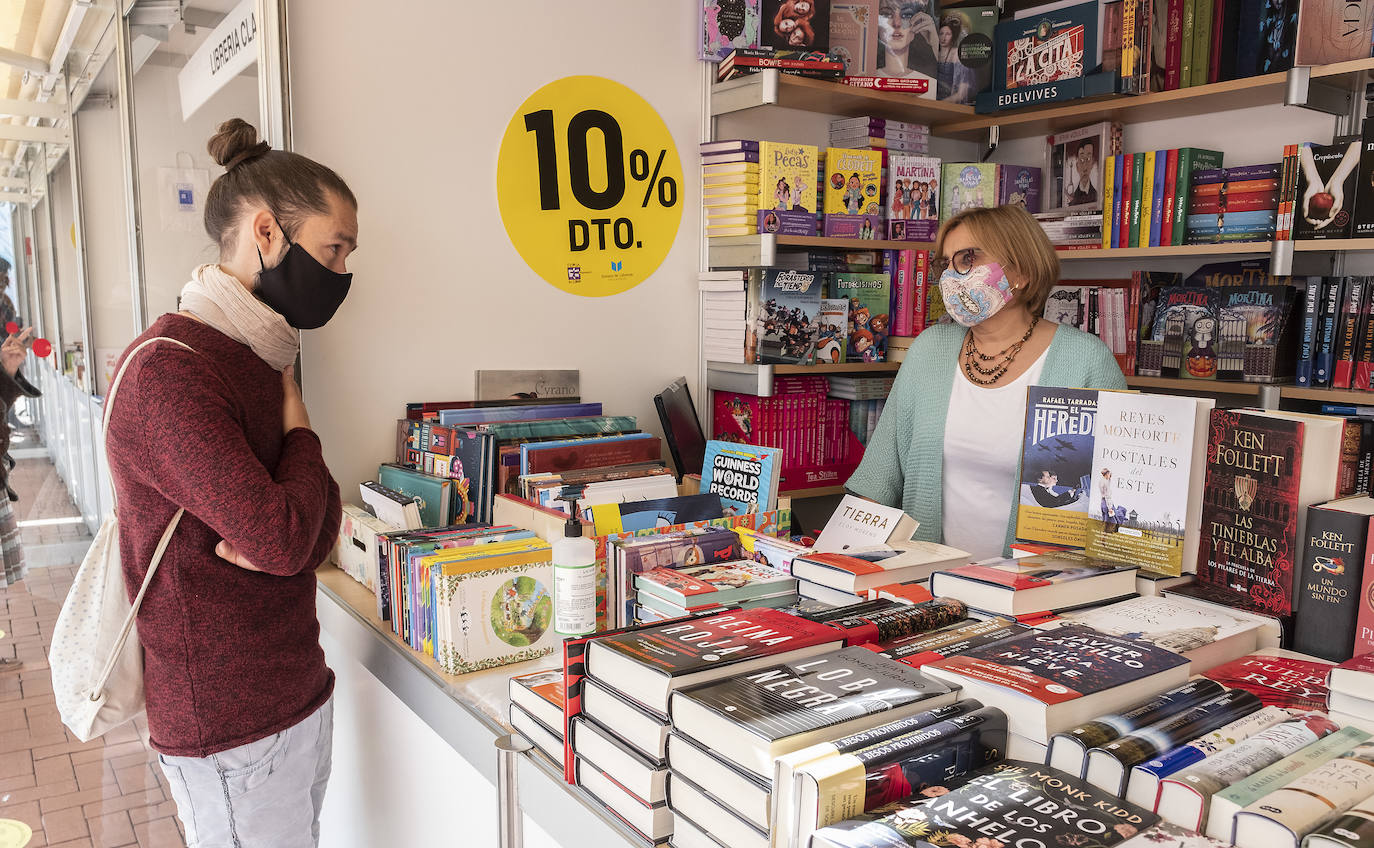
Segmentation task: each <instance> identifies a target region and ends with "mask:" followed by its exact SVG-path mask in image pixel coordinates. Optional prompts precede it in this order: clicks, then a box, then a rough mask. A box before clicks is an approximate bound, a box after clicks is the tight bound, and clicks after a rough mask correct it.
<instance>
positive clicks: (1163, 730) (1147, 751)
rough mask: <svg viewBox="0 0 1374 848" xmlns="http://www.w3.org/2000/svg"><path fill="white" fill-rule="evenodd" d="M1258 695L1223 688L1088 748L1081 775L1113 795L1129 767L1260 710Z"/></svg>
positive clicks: (1121, 788) (1122, 787) (1123, 785)
mask: <svg viewBox="0 0 1374 848" xmlns="http://www.w3.org/2000/svg"><path fill="white" fill-rule="evenodd" d="M1260 707H1261V704H1260V700H1259V698H1257V697H1256V696H1255V695H1254V694H1253V693H1251V692H1246V691H1243V690H1238V689H1237V690H1229V691H1223V692H1222V693H1221V694H1219V695H1214V696H1213V697H1211V698H1208V699H1207V700H1205V701H1203V702H1202V703H1199V704H1194V705H1193V706H1190V707H1187V708H1186V709H1184V710H1183V711H1182V712H1179V713H1175V714H1174V715H1172V716H1170V717H1168V718H1165V719H1163V720H1161V721H1158V722H1156V723H1154V724H1151V725H1147V726H1145V727H1142V728H1140V729H1138V730H1136V731H1135V732H1133V733H1130V734H1128V735H1126V736H1122V737H1121V738H1119V739H1114V740H1112V741H1111V742H1108V743H1107V744H1105V745H1102V746H1099V747H1097V748H1093V749H1092V750H1090V751H1088V755H1087V762H1086V764H1085V766H1084V769H1083V776H1084V778H1086V779H1087V780H1089V781H1090V782H1092V784H1093V785H1095V786H1101V787H1103V788H1105V789H1108V790H1110V791H1112V792H1114V793H1116V794H1121V793H1124V792H1125V791H1126V779H1127V777H1128V776H1129V775H1130V773H1131V768H1132V767H1134V766H1137V765H1140V764H1141V763H1143V762H1146V761H1148V760H1149V759H1150V758H1151V757H1154V756H1156V755H1158V754H1161V753H1163V752H1165V751H1168V750H1171V749H1173V748H1176V747H1178V746H1179V745H1182V744H1184V743H1185V742H1187V741H1189V740H1191V739H1196V738H1197V737H1199V736H1202V735H1203V734H1205V733H1211V732H1212V731H1213V730H1216V729H1217V728H1219V727H1224V726H1225V725H1228V724H1230V723H1231V722H1233V721H1235V720H1236V719H1238V718H1241V717H1243V716H1247V715H1249V714H1250V713H1253V712H1255V711H1256V710H1258V709H1260Z"/></svg>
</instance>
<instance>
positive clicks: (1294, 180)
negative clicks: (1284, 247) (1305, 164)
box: [1274, 144, 1298, 241]
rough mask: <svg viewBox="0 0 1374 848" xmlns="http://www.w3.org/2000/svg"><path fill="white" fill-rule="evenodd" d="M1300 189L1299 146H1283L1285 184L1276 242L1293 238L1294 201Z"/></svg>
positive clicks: (1280, 197)
mask: <svg viewBox="0 0 1374 848" xmlns="http://www.w3.org/2000/svg"><path fill="white" fill-rule="evenodd" d="M1297 189H1298V146H1297V145H1296V144H1285V145H1284V146H1283V182H1282V183H1281V184H1280V185H1279V226H1278V230H1277V231H1276V232H1275V233H1274V240H1275V241H1279V240H1282V241H1288V240H1290V239H1292V238H1293V201H1294V194H1295V193H1296V192H1297Z"/></svg>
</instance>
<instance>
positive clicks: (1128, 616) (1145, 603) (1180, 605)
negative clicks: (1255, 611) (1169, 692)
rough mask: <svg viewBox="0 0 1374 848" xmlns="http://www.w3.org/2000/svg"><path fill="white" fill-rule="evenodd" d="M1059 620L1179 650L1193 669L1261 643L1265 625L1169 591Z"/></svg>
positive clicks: (1240, 654) (1226, 659)
mask: <svg viewBox="0 0 1374 848" xmlns="http://www.w3.org/2000/svg"><path fill="white" fill-rule="evenodd" d="M1060 619H1061V620H1062V621H1064V622H1066V623H1071V624H1082V625H1085V626H1087V627H1091V628H1092V629H1094V630H1096V631H1098V632H1099V633H1109V634H1111V635H1113V636H1127V637H1130V638H1132V639H1139V640H1141V641H1142V642H1149V643H1150V644H1152V645H1158V646H1159V647H1161V648H1166V649H1168V650H1170V651H1173V652H1174V653H1176V654H1183V655H1184V656H1186V657H1187V658H1188V660H1189V661H1190V662H1191V663H1192V670H1193V672H1194V673H1199V672H1203V671H1206V670H1207V669H1209V668H1212V667H1213V666H1217V665H1221V664H1222V663H1226V662H1230V661H1231V660H1233V659H1236V658H1238V657H1243V656H1245V655H1246V654H1248V653H1250V652H1251V651H1253V650H1255V649H1256V648H1259V647H1261V645H1260V644H1259V642H1260V637H1261V633H1262V631H1263V629H1264V627H1265V622H1264V621H1263V620H1262V619H1258V618H1255V617H1253V616H1249V615H1246V614H1244V613H1232V612H1229V611H1226V610H1221V609H1217V608H1216V607H1213V606H1212V605H1210V604H1200V603H1197V602H1196V601H1192V600H1189V599H1188V598H1186V597H1176V596H1172V595H1171V596H1169V597H1167V598H1166V597H1153V598H1131V599H1130V600H1126V601H1121V602H1120V603H1116V604H1111V605H1109V606H1105V607H1096V608H1094V609H1089V610H1084V611H1082V612H1066V613H1064V614H1063V615H1062V616H1060ZM1045 626H1048V625H1045Z"/></svg>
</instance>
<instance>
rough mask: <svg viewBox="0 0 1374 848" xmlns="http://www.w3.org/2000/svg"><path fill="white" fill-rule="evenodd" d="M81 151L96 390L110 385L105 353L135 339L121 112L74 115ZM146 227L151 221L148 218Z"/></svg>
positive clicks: (101, 109)
mask: <svg viewBox="0 0 1374 848" xmlns="http://www.w3.org/2000/svg"><path fill="white" fill-rule="evenodd" d="M76 122H77V129H78V130H79V139H80V144H81V147H80V152H81V201H82V204H83V205H84V206H85V207H86V209H85V217H84V220H85V224H86V229H85V237H86V269H87V274H88V276H89V278H90V309H91V323H92V326H93V332H94V336H95V337H94V339H93V340H92V341H91V365H92V367H93V368H94V369H95V377H96V393H97V394H101V395H103V394H104V393H105V390H106V385H105V378H104V368H103V365H102V360H103V357H102V352H103V351H104V350H106V349H117V350H123V349H124V348H125V347H127V346H128V344H129V342H131V341H133V338H134V336H135V335H137V334H136V333H135V332H134V314H133V296H132V294H131V293H130V291H129V224H128V216H127V215H126V214H125V203H124V154H123V148H122V146H121V145H120V144H119V138H120V135H119V133H120V129H119V112H118V110H117V109H115V108H112V107H111V106H109V105H104V104H100V103H96V102H90V103H89V105H87V106H86V107H85V108H83V109H82V110H81V111H79V112H78V113H77V115H76ZM144 226H145V227H146V226H147V222H146V221H145V222H144Z"/></svg>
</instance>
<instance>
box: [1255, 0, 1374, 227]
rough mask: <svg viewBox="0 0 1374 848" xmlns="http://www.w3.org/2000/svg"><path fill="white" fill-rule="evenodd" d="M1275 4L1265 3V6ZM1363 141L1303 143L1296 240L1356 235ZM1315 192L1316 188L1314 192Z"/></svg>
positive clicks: (1299, 172) (1295, 220)
mask: <svg viewBox="0 0 1374 848" xmlns="http://www.w3.org/2000/svg"><path fill="white" fill-rule="evenodd" d="M1268 5H1272V4H1266V6H1268ZM1360 147H1361V141H1360V139H1359V138H1355V139H1354V140H1351V141H1342V142H1340V143H1337V144H1313V143H1312V142H1303V145H1302V148H1301V150H1299V151H1298V156H1299V161H1300V163H1301V168H1300V169H1299V171H1298V191H1297V197H1298V208H1297V209H1296V210H1295V212H1296V214H1295V215H1294V216H1293V238H1294V239H1298V240H1302V239H1341V238H1350V236H1351V234H1352V233H1353V232H1354V225H1355V218H1354V216H1353V215H1352V212H1353V209H1354V205H1355V201H1356V199H1357V193H1358V189H1357V183H1358V182H1359V163H1360ZM1314 189H1316V190H1315V191H1314Z"/></svg>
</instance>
